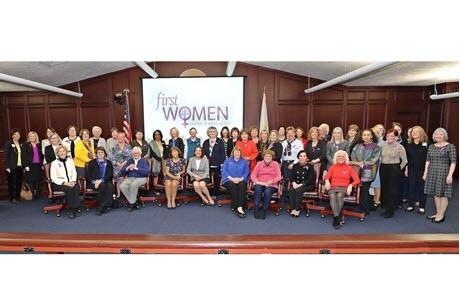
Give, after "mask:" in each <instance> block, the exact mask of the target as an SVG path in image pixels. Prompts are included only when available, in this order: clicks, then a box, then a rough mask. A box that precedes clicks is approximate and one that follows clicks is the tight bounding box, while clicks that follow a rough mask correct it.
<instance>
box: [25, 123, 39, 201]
mask: <svg viewBox="0 0 460 307" xmlns="http://www.w3.org/2000/svg"><path fill="white" fill-rule="evenodd" d="M22 153H23V161H22V167H23V168H24V170H25V174H24V175H25V181H26V183H27V184H28V185H29V188H30V191H31V192H32V196H33V199H37V198H38V197H39V196H40V190H41V178H42V168H43V151H42V144H41V143H40V140H39V138H38V134H37V132H35V131H30V132H29V133H28V134H27V141H26V142H24V143H23V144H22Z"/></svg>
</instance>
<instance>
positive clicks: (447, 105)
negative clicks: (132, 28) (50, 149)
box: [0, 62, 458, 194]
mask: <svg viewBox="0 0 460 307" xmlns="http://www.w3.org/2000/svg"><path fill="white" fill-rule="evenodd" d="M150 65H151V66H152V67H154V69H155V70H156V71H157V72H158V73H159V75H160V76H163V77H174V76H179V75H180V74H181V73H182V72H183V71H185V70H187V69H189V68H198V69H200V70H202V71H204V72H205V73H206V74H207V75H208V76H224V75H225V70H226V62H156V63H151V64H150ZM234 75H237V76H246V83H245V107H244V124H245V126H246V127H247V126H251V125H258V123H259V113H260V106H261V101H262V95H263V91H264V89H265V93H266V97H267V108H268V114H269V115H268V116H269V124H270V127H271V128H272V127H277V126H279V125H293V126H301V127H304V128H306V129H308V128H310V127H311V126H313V125H319V124H320V123H322V122H326V123H328V124H329V125H330V126H331V128H333V127H335V126H341V127H343V128H346V127H347V126H348V125H349V124H351V123H356V124H358V125H359V126H360V127H370V126H373V125H375V124H377V123H382V124H384V125H385V126H386V127H389V126H390V125H391V122H393V121H398V122H401V123H402V124H403V125H404V126H405V127H407V126H411V125H415V124H419V125H421V126H422V127H424V128H426V129H427V130H428V132H429V133H430V134H431V133H432V131H433V130H434V129H435V128H437V127H440V126H443V127H445V128H446V129H448V131H449V133H450V141H451V142H453V143H455V144H458V99H449V100H445V101H439V102H430V101H429V94H430V93H431V91H432V89H431V87H346V86H334V87H332V88H329V89H325V90H322V91H319V92H316V93H313V94H309V95H306V94H305V93H304V89H306V88H308V87H311V86H314V85H316V84H318V83H321V82H322V81H321V80H317V79H314V78H309V77H304V76H299V75H295V74H290V73H286V72H282V71H277V70H272V69H267V68H263V67H259V66H255V65H250V64H245V63H238V65H237V66H236V69H235V72H234ZM142 77H147V75H146V73H144V72H143V71H142V70H141V69H140V68H138V67H133V68H129V69H125V70H121V71H118V72H114V73H110V74H106V75H101V76H98V77H95V78H91V79H87V80H83V81H80V82H79V83H73V84H69V85H67V86H65V88H67V89H72V90H78V89H80V91H81V92H82V93H83V94H84V96H83V97H82V98H81V99H79V98H73V97H68V96H63V95H59V94H53V93H47V92H8V93H0V102H1V106H0V108H1V109H0V128H1V132H0V144H4V143H5V142H6V140H7V139H8V131H9V130H10V129H11V128H13V127H15V128H19V129H21V130H22V131H24V132H25V131H29V130H32V129H33V130H36V131H37V132H38V134H39V135H40V137H43V136H44V133H45V128H46V127H47V126H52V127H54V128H55V129H56V130H57V131H58V132H59V133H60V134H61V135H65V128H66V127H67V125H69V124H76V125H77V126H78V127H86V128H90V127H91V126H93V125H98V126H101V127H102V129H103V130H104V133H103V134H104V136H105V137H107V136H108V133H109V130H110V128H111V127H113V126H117V127H121V122H122V113H123V109H122V107H121V106H119V105H117V104H115V103H114V102H113V98H112V97H113V95H114V94H115V93H116V92H121V91H122V90H123V89H124V88H128V89H129V90H130V111H131V116H132V122H133V128H140V129H142V128H143V125H144V122H143V114H142V93H141V78H142ZM453 90H458V83H448V84H442V85H440V86H438V92H445V91H453ZM0 160H2V158H1V157H0ZM2 162H3V161H0V166H1V164H2ZM0 173H1V175H0V186H4V183H5V177H4V173H3V172H0ZM0 189H1V188H0ZM0 194H1V192H0Z"/></svg>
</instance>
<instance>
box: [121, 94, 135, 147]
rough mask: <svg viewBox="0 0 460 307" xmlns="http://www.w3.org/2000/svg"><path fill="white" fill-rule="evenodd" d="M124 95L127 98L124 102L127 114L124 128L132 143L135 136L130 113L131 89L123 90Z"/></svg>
mask: <svg viewBox="0 0 460 307" xmlns="http://www.w3.org/2000/svg"><path fill="white" fill-rule="evenodd" d="M123 95H124V96H125V99H124V104H125V105H124V107H125V114H126V118H125V121H124V123H123V130H125V133H126V134H127V135H126V138H127V139H128V141H129V143H130V144H131V142H132V140H133V136H132V133H131V115H130V113H129V89H127V88H125V89H124V90H123ZM125 122H126V123H125Z"/></svg>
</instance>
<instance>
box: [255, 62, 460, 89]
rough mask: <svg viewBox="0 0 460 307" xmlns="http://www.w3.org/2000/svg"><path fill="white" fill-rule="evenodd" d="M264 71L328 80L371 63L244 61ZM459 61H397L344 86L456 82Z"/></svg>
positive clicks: (417, 84)
mask: <svg viewBox="0 0 460 307" xmlns="http://www.w3.org/2000/svg"><path fill="white" fill-rule="evenodd" d="M248 63H251V64H254V65H259V66H262V67H266V68H272V69H277V70H281V71H286V72H291V73H294V74H298V75H302V76H310V77H313V78H316V79H321V80H325V81H326V80H330V79H333V78H335V77H338V76H341V75H343V74H345V73H348V72H350V71H352V70H355V69H357V68H359V67H362V66H365V65H367V64H370V63H372V62H248ZM459 76H460V65H459V62H398V63H396V64H394V65H391V66H388V67H386V68H383V69H381V70H379V71H376V72H373V73H371V74H369V75H367V76H364V77H362V78H359V79H356V80H353V81H351V82H348V83H345V84H344V85H348V86H426V85H433V84H434V83H435V82H436V83H443V82H454V81H458V80H459Z"/></svg>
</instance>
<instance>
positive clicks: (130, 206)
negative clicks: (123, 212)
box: [128, 204, 134, 212]
mask: <svg viewBox="0 0 460 307" xmlns="http://www.w3.org/2000/svg"><path fill="white" fill-rule="evenodd" d="M133 210H134V205H131V204H129V205H128V212H131V211H133Z"/></svg>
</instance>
